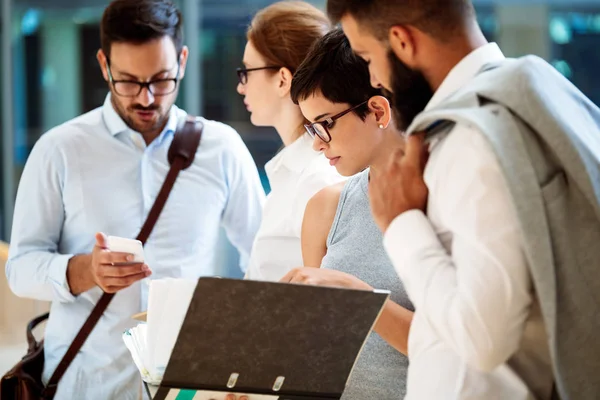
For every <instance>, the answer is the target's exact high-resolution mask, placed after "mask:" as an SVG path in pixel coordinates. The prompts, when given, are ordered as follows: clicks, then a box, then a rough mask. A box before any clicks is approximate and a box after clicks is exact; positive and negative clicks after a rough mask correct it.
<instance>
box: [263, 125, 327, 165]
mask: <svg viewBox="0 0 600 400" xmlns="http://www.w3.org/2000/svg"><path fill="white" fill-rule="evenodd" d="M312 142H313V141H312V139H311V137H310V136H309V135H308V133H305V134H303V135H302V136H300V137H299V138H298V139H296V140H295V141H294V142H293V143H291V144H289V145H288V146H286V147H285V148H284V149H283V150H281V151H280V152H279V153H278V154H277V155H276V156H275V157H273V159H272V160H271V161H270V162H269V164H271V165H270V169H271V170H272V171H275V170H277V169H279V168H280V167H282V166H285V167H286V168H287V169H289V170H291V171H295V172H302V171H303V170H304V168H306V166H307V165H308V161H310V160H311V159H313V158H315V157H318V156H319V154H320V153H319V152H317V151H315V150H314V149H313V148H312Z"/></svg>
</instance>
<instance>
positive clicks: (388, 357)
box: [321, 170, 414, 400]
mask: <svg viewBox="0 0 600 400" xmlns="http://www.w3.org/2000/svg"><path fill="white" fill-rule="evenodd" d="M368 186H369V170H365V171H363V172H361V173H359V174H357V175H355V176H353V177H351V178H350V179H348V181H347V183H346V185H345V186H344V188H343V190H342V194H341V196H340V202H339V204H338V208H337V212H336V215H335V219H334V221H333V225H332V226H331V231H330V232H329V237H328V238H327V254H326V256H325V257H324V258H323V262H322V264H321V268H328V269H332V270H337V271H342V272H346V273H348V274H350V275H354V276H356V277H357V278H359V279H360V280H362V281H364V282H366V283H368V284H369V285H371V286H373V287H374V288H376V289H386V290H389V291H390V292H391V297H390V298H391V299H392V300H393V301H395V302H396V303H398V304H400V305H401V306H403V307H405V308H407V309H409V310H411V311H412V310H414V309H413V306H412V304H411V302H410V300H409V299H408V295H407V294H406V291H405V290H404V287H403V286H402V283H401V282H400V279H399V278H398V275H397V274H396V271H395V270H394V267H393V265H392V263H391V261H390V259H389V258H388V256H387V254H386V252H385V249H384V248H383V237H382V234H381V231H380V230H379V228H378V227H377V225H376V224H375V221H374V220H373V217H372V215H371V208H370V205H369V198H368ZM407 369H408V359H407V357H406V356H404V355H403V354H402V353H400V352H398V351H396V350H395V349H394V348H393V347H392V346H390V345H389V344H387V342H386V341H385V340H383V339H382V338H381V337H380V336H379V335H378V334H376V333H375V332H372V333H371V335H370V336H369V338H368V339H367V342H366V343H365V347H364V348H363V350H362V352H361V355H360V357H359V358H358V361H357V363H356V365H355V367H354V370H353V371H352V375H351V376H350V380H349V381H348V384H347V386H346V390H345V391H344V395H343V396H342V400H370V399H372V400H388V399H390V400H391V399H403V398H404V396H405V394H406V372H407Z"/></svg>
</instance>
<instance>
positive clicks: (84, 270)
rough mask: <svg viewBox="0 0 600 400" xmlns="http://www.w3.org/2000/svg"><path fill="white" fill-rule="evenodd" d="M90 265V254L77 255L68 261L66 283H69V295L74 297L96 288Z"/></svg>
mask: <svg viewBox="0 0 600 400" xmlns="http://www.w3.org/2000/svg"><path fill="white" fill-rule="evenodd" d="M91 264H92V255H91V254H82V255H77V256H74V257H73V258H71V259H70V260H69V264H68V265H67V282H68V283H69V288H70V289H71V293H72V294H74V295H75V296H77V295H79V294H81V293H83V292H87V291H88V290H90V289H91V288H93V287H94V286H96V283H95V282H94V279H93V277H92V272H91V271H92V268H91Z"/></svg>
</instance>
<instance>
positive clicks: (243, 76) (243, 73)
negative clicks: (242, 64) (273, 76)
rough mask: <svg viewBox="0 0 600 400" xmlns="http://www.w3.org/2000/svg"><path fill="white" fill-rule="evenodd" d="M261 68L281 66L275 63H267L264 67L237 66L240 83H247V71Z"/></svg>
mask: <svg viewBox="0 0 600 400" xmlns="http://www.w3.org/2000/svg"><path fill="white" fill-rule="evenodd" d="M263 69H281V67H278V66H276V65H268V66H266V67H258V68H238V69H236V72H237V76H238V80H239V81H240V83H241V84H242V85H245V84H246V83H248V72H252V71H261V70H263Z"/></svg>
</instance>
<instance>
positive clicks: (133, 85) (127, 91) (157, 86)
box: [106, 60, 181, 97]
mask: <svg viewBox="0 0 600 400" xmlns="http://www.w3.org/2000/svg"><path fill="white" fill-rule="evenodd" d="M180 69H181V63H180V62H179V61H177V74H176V75H175V78H166V79H154V80H151V81H148V82H139V81H132V80H115V79H114V78H113V76H112V72H111V71H110V61H108V60H107V61H106V72H107V73H108V80H109V82H110V84H111V85H112V87H113V89H114V90H115V93H116V94H117V95H119V96H122V97H137V96H139V95H140V93H142V90H144V88H146V89H148V91H149V92H150V94H152V96H166V95H168V94H171V93H173V92H175V90H176V89H177V84H178V83H179V71H180Z"/></svg>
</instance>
